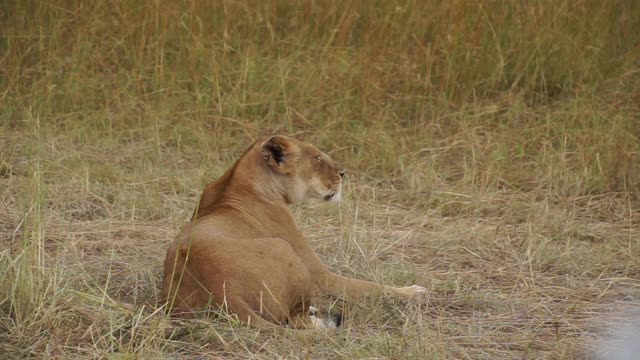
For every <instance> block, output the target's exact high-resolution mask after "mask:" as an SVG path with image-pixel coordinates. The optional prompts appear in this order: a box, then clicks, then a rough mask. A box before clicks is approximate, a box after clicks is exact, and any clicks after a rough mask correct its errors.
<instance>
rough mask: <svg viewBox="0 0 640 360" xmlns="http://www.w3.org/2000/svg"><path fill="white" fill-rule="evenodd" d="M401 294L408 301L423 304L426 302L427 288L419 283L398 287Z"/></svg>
mask: <svg viewBox="0 0 640 360" xmlns="http://www.w3.org/2000/svg"><path fill="white" fill-rule="evenodd" d="M399 290H400V292H401V293H402V295H403V296H404V297H405V298H406V299H407V300H409V301H412V302H415V303H418V304H424V303H426V302H427V295H428V292H427V288H425V287H424V286H420V285H411V286H405V287H402V288H400V289H399Z"/></svg>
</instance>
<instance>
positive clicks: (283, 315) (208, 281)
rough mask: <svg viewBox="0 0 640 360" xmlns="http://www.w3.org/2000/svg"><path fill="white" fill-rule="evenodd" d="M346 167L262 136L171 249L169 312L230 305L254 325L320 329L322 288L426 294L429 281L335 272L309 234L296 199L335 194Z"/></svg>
mask: <svg viewBox="0 0 640 360" xmlns="http://www.w3.org/2000/svg"><path fill="white" fill-rule="evenodd" d="M343 174H344V170H343V169H342V167H340V166H339V165H338V164H336V163H335V162H334V161H333V160H332V159H331V158H330V157H329V156H327V155H326V154H324V153H322V152H321V151H319V150H318V149H317V148H316V147H314V146H313V145H311V144H307V143H304V142H301V141H298V140H295V139H293V138H290V137H286V136H269V137H265V138H262V139H259V140H258V141H256V142H255V143H254V144H253V145H252V146H251V147H250V148H249V149H247V150H246V151H245V153H244V154H243V155H242V157H241V158H240V159H239V160H238V161H237V162H236V163H235V165H233V167H232V168H231V169H229V170H228V171H227V172H226V173H225V174H224V175H222V177H220V178H219V179H218V180H215V181H213V182H212V183H210V184H209V185H207V187H206V188H205V190H204V192H203V193H202V196H201V198H200V202H199V205H198V208H197V209H196V211H195V212H194V214H193V218H192V221H191V222H190V223H189V224H187V225H186V226H185V228H184V229H183V230H182V231H181V232H180V234H179V235H178V236H177V238H176V240H175V241H174V242H173V244H171V246H170V247H169V249H168V251H167V257H166V260H165V263H164V278H163V296H164V298H165V299H166V300H167V303H168V307H169V309H170V311H172V312H173V313H174V314H178V315H183V316H184V315H189V314H192V313H194V312H197V311H203V310H207V309H216V308H222V309H224V310H226V311H227V312H229V313H232V314H235V315H236V316H237V317H238V318H239V319H240V320H241V321H244V322H248V323H249V324H252V325H257V326H266V327H273V326H275V325H276V324H278V325H282V324H285V323H288V324H290V325H291V326H292V327H296V328H311V327H313V326H314V322H315V319H313V320H312V318H310V317H309V315H308V309H309V305H310V304H309V302H310V299H311V297H312V296H315V295H335V296H343V297H346V298H349V299H354V298H359V297H362V296H366V295H372V294H380V293H383V292H386V293H390V294H394V295H396V296H399V297H403V298H407V299H416V300H421V299H423V298H424V297H425V296H426V290H425V289H424V288H423V287H420V286H415V285H414V286H409V287H404V288H395V287H389V286H384V285H379V284H376V283H373V282H369V281H363V280H357V279H351V278H347V277H344V276H340V275H337V274H335V273H333V272H331V271H330V270H329V269H327V267H326V266H325V265H324V264H323V263H322V262H321V261H320V259H319V258H318V256H317V255H316V253H315V252H314V250H313V249H312V248H311V247H310V246H309V243H308V242H307V241H306V240H305V239H304V237H303V235H302V233H301V232H300V230H299V229H298V227H297V225H296V221H295V219H294V217H293V214H292V213H291V211H290V209H289V204H291V203H294V202H298V201H302V200H306V199H309V198H319V199H324V200H332V201H334V200H336V198H339V196H340V188H341V182H342V176H343ZM332 194H333V196H330V195H332Z"/></svg>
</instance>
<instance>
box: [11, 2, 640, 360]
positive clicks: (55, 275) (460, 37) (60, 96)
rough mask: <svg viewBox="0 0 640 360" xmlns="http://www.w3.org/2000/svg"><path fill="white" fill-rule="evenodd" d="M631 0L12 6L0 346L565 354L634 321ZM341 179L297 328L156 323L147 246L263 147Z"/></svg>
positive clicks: (636, 185) (638, 115) (635, 50)
mask: <svg viewBox="0 0 640 360" xmlns="http://www.w3.org/2000/svg"><path fill="white" fill-rule="evenodd" d="M639 44H640V2H637V1H614V0H603V1H588V0H587V1H569V0H560V1H551V0H541V1H515V0H514V1H484V2H482V1H481V2H473V1H435V0H424V1H418V0H397V1H391V0H389V1H383V0H372V1H366V2H365V1H361V2H358V1H337V0H336V1H333V0H318V1H312V0H306V1H293V0H273V1H268V2H267V1H258V0H221V1H201V2H196V1H175V2H162V3H161V2H159V1H141V0H132V1H113V2H106V1H78V0H52V1H47V2H45V1H31V0H28V1H13V2H11V1H9V2H4V6H1V7H0V104H1V105H0V358H2V359H26V358H58V359H76V358H77V359H85V358H86V359H90V358H106V359H134V358H135V359H162V358H166V359H195V358H198V359H209V358H212V359H214V358H225V359H245V358H254V359H275V358H287V359H297V358H300V359H575V358H578V359H581V358H594V356H595V355H594V354H595V353H596V352H598V351H602V350H603V349H604V345H602V342H603V340H607V339H609V338H610V337H615V336H617V335H619V334H620V333H622V332H623V330H624V328H625V325H626V324H627V323H633V322H634V321H635V323H636V324H638V323H640V317H638V316H634V315H633V314H634V313H636V314H637V312H640V230H639V229H640V228H639V226H640V193H639V190H638V189H640V47H639V46H640V45H639ZM267 133H286V134H290V135H293V136H295V137H297V138H300V139H304V140H307V141H309V142H311V143H314V144H316V145H318V146H319V147H320V148H321V149H323V150H325V151H327V152H328V153H330V154H331V156H332V157H333V158H334V159H336V160H338V161H340V162H342V163H343V164H345V165H346V167H347V169H348V171H349V181H348V182H347V188H346V194H344V197H343V199H344V200H343V202H342V203H341V204H340V205H330V204H322V203H319V202H315V203H314V202H311V203H304V204H300V205H296V206H295V207H294V211H295V213H296V216H297V218H298V220H299V225H300V227H301V228H302V229H303V231H304V233H305V234H306V236H307V237H308V239H309V241H310V242H311V243H312V245H313V246H314V248H315V249H316V250H317V252H318V253H319V255H320V256H321V258H322V259H323V260H324V261H325V262H326V263H327V264H329V266H330V267H331V268H332V269H334V270H335V271H337V272H339V273H342V274H346V275H349V276H355V277H359V278H363V279H369V280H375V281H379V282H383V283H390V284H396V285H411V284H414V283H416V284H420V285H423V286H425V287H427V288H428V289H429V291H430V294H429V301H428V303H427V304H425V305H420V306H419V305H415V304H404V303H398V302H395V301H393V300H392V299H387V298H383V299H380V298H377V299H376V298H373V299H368V300H367V301H364V302H362V303H356V304H343V303H341V302H340V301H337V300H334V299H317V304H318V305H319V307H320V308H321V311H323V312H328V311H334V312H335V311H342V312H343V313H344V314H345V320H344V324H343V327H342V329H340V330H338V331H336V332H332V333H318V334H316V335H314V336H313V337H312V338H309V339H300V338H298V337H296V336H292V335H285V336H276V335H274V334H272V333H269V332H265V331H256V330H251V329H247V328H246V327H244V326H243V325H242V324H238V323H236V322H235V321H234V320H233V318H230V317H229V318H227V317H220V318H215V319H205V318H202V319H194V320H185V321H175V320H172V319H169V318H168V317H167V316H165V315H164V311H163V304H162V303H161V302H160V300H159V299H158V295H159V292H158V289H159V285H160V275H161V271H162V261H163V257H164V254H165V250H166V248H167V245H168V244H169V243H170V242H171V241H172V239H173V237H174V236H175V234H177V232H178V231H179V230H180V228H181V227H182V226H183V225H184V224H185V223H186V222H187V221H188V219H189V217H190V215H191V213H192V211H193V209H194V207H195V205H196V201H197V199H198V196H199V194H200V192H201V191H202V189H203V188H204V186H205V184H206V183H208V182H209V181H211V180H213V179H215V178H216V177H217V176H219V175H221V174H222V172H223V171H224V170H226V168H228V167H229V166H230V165H231V164H233V162H234V161H235V159H237V157H238V156H239V155H240V154H241V153H242V151H243V150H244V149H245V148H246V147H247V146H248V145H249V144H250V143H251V142H252V141H253V139H255V138H256V137H257V136H259V135H261V134H267Z"/></svg>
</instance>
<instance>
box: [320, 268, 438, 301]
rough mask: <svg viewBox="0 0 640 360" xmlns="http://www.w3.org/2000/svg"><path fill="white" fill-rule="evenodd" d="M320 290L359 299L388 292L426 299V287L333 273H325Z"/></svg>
mask: <svg viewBox="0 0 640 360" xmlns="http://www.w3.org/2000/svg"><path fill="white" fill-rule="evenodd" d="M319 285H320V291H321V292H322V293H323V294H325V295H332V296H344V297H346V298H348V299H359V298H362V297H365V296H370V295H381V294H390V295H393V296H396V297H398V298H401V299H404V300H407V301H413V302H417V303H420V304H422V303H424V302H426V300H427V289H426V288H424V287H423V286H419V285H411V286H405V287H393V286H388V285H380V284H378V283H375V282H372V281H365V280H358V279H353V278H348V277H345V276H341V275H338V274H334V273H327V274H326V275H325V276H324V281H323V282H321V283H320V284H319Z"/></svg>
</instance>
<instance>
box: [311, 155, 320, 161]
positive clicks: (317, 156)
mask: <svg viewBox="0 0 640 360" xmlns="http://www.w3.org/2000/svg"><path fill="white" fill-rule="evenodd" d="M313 158H314V159H316V161H317V162H322V158H321V157H320V155H316V156H314V157H313Z"/></svg>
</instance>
